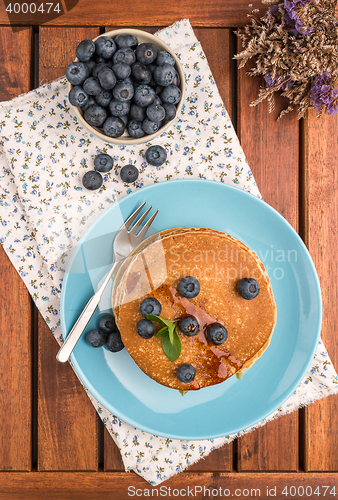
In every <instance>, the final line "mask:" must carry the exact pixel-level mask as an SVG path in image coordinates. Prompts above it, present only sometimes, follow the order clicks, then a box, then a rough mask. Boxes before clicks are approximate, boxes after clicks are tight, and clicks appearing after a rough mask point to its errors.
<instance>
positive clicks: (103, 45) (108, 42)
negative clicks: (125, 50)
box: [95, 36, 116, 59]
mask: <svg viewBox="0 0 338 500" xmlns="http://www.w3.org/2000/svg"><path fill="white" fill-rule="evenodd" d="M95 51H96V54H97V55H98V56H99V57H103V58H104V59H110V58H111V57H112V56H113V54H114V53H115V52H116V43H115V42H114V40H113V39H112V38H109V36H100V37H99V38H98V39H97V40H96V41H95Z"/></svg>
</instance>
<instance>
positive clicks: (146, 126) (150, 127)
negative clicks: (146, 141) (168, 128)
mask: <svg viewBox="0 0 338 500" xmlns="http://www.w3.org/2000/svg"><path fill="white" fill-rule="evenodd" d="M142 128H143V130H144V131H145V133H146V134H154V133H155V132H157V131H158V129H159V128H160V124H159V123H156V122H152V121H151V120H149V119H148V118H146V119H145V120H143V122H142Z"/></svg>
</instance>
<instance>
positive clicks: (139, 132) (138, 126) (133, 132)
mask: <svg viewBox="0 0 338 500" xmlns="http://www.w3.org/2000/svg"><path fill="white" fill-rule="evenodd" d="M127 130H128V134H129V135H130V137H134V139H140V138H141V137H143V136H144V135H145V132H144V130H143V128H142V122H138V121H136V120H130V121H129V122H128V125H127Z"/></svg>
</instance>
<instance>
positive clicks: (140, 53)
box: [135, 43, 158, 64]
mask: <svg viewBox="0 0 338 500" xmlns="http://www.w3.org/2000/svg"><path fill="white" fill-rule="evenodd" d="M135 53H136V59H137V60H138V61H140V62H141V63H143V64H150V63H152V62H154V61H155V59H156V57H157V54H158V48H157V47H156V45H154V44H153V43H140V45H138V46H137V47H136V51H135Z"/></svg>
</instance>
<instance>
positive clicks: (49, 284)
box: [0, 20, 338, 485]
mask: <svg viewBox="0 0 338 500" xmlns="http://www.w3.org/2000/svg"><path fill="white" fill-rule="evenodd" d="M157 36H158V37H159V38H160V39H162V40H163V41H165V42H166V43H167V44H168V45H170V47H171V48H172V49H173V50H174V51H175V52H176V54H177V55H178V57H179V59H180V60H181V62H182V65H183V69H184V72H185V76H186V100H185V103H184V105H183V108H182V111H181V114H180V116H179V118H178V119H177V120H176V121H175V123H174V125H173V126H172V127H171V128H169V129H168V130H167V131H166V132H165V133H164V134H162V135H161V136H160V137H158V138H157V139H156V141H155V143H156V144H160V145H162V146H163V147H164V148H165V149H166V151H167V154H168V161H167V162H166V163H165V164H164V165H162V166H161V167H152V166H150V165H148V164H147V163H146V162H145V159H144V154H145V150H146V148H147V147H148V146H149V145H150V144H153V143H154V142H153V143H146V144H143V145H138V146H115V145H111V144H109V143H105V142H102V141H101V140H100V139H98V138H96V137H95V136H93V135H92V134H90V133H89V132H88V131H87V130H86V129H84V128H83V127H82V126H80V124H79V122H78V121H77V118H76V117H75V115H74V113H73V111H72V109H71V107H70V105H69V102H68V97H67V95H68V88H67V82H66V79H65V78H60V79H58V80H56V81H54V82H52V83H50V84H48V85H44V86H42V87H40V88H38V89H36V90H33V91H31V92H28V93H27V94H24V95H22V96H19V97H17V98H16V99H13V100H12V101H8V102H3V103H0V127H1V137H0V141H1V142H0V162H1V166H0V193H1V197H0V206H1V208H0V225H1V234H0V242H1V244H2V245H3V247H4V249H5V251H6V253H7V255H8V257H9V258H10V260H11V262H12V263H13V265H14V266H15V268H16V269H17V271H18V273H19V274H20V276H21V277H22V279H23V281H24V282H25V284H26V286H27V288H28V290H29V292H30V294H31V296H32V298H33V300H34V302H35V304H36V306H37V307H38V309H39V311H40V312H41V314H42V315H43V317H44V319H45V320H46V322H47V323H48V325H49V327H50V329H51V331H52V333H53V334H54V336H55V337H56V339H57V340H58V341H59V342H60V341H61V327H60V317H59V308H60V293H61V286H62V280H63V276H64V272H65V268H66V265H67V261H68V259H69V257H70V254H71V252H72V250H73V249H74V247H75V245H76V243H77V241H78V240H79V239H80V237H81V236H82V234H83V233H84V232H85V230H86V229H87V228H88V227H89V225H90V224H91V223H92V222H93V221H94V219H95V218H96V217H97V216H98V215H99V214H100V213H101V212H102V210H104V209H105V208H107V207H108V206H109V205H111V204H112V203H114V202H115V201H117V200H118V199H119V198H121V197H123V196H125V195H127V194H128V193H130V192H131V191H134V190H136V189H140V188H142V186H145V185H147V184H151V183H154V182H161V181H166V180H169V179H180V178H190V177H197V178H200V179H211V180H214V181H219V182H224V183H228V184H231V185H237V187H240V188H242V189H245V190H246V191H249V192H251V193H252V194H253V195H255V196H258V197H260V194H259V191H258V188H257V186H256V184H255V181H254V178H253V175H252V173H251V171H250V168H249V166H248V164H247V161H246V159H245V156H244V153H243V151H242V149H241V146H240V144H239V141H238V139H237V136H236V134H235V131H234V129H233V126H232V123H231V120H230V118H229V116H228V113H227V111H226V109H225V108H224V105H223V103H222V100H221V97H220V95H219V93H218V90H217V86H216V84H215V81H214V79H213V76H212V74H211V72H210V68H209V66H208V63H207V60H206V57H205V55H204V53H203V50H202V47H201V45H200V43H199V42H198V41H197V39H196V37H195V35H194V32H193V30H192V28H191V26H190V23H189V21H188V20H183V21H180V22H177V23H175V24H174V25H173V26H171V27H169V28H165V29H163V30H161V31H159V32H158V33H157ZM99 152H105V153H108V154H110V155H111V156H113V158H114V162H115V168H114V169H113V170H111V171H110V172H108V173H107V174H105V176H104V182H103V186H102V188H101V189H100V191H99V192H90V191H87V190H85V189H84V188H83V186H82V182H81V179H82V176H83V175H84V173H85V172H86V171H88V170H92V169H93V160H94V158H95V156H96V155H97V154H98V153H99ZM126 164H133V165H135V166H136V167H137V168H138V169H139V172H140V175H139V178H138V179H137V181H135V182H134V183H133V184H124V183H123V182H122V181H121V179H120V176H119V170H120V167H122V166H124V165H126ZM337 392H338V378H337V375H336V372H335V370H334V368H333V366H332V364H331V362H330V359H329V357H328V354H327V352H326V349H325V347H324V345H323V343H322V342H320V343H319V345H318V349H317V352H316V355H315V358H314V361H313V364H312V366H311V368H310V370H309V372H308V373H307V375H306V377H305V379H304V381H303V382H302V383H301V384H300V385H299V387H298V388H297V390H296V391H295V392H294V394H293V395H292V396H291V397H290V398H289V399H288V401H286V402H285V403H284V404H283V405H282V406H281V407H280V408H279V409H278V410H276V411H275V412H274V413H273V414H272V415H270V416H269V417H268V418H266V419H264V420H263V421H262V422H261V423H260V424H259V425H264V424H265V423H266V422H267V421H269V420H272V419H275V418H278V417H279V416H281V415H284V414H286V413H289V412H291V411H294V410H296V409H297V408H299V407H301V406H304V405H307V404H309V403H311V402H313V401H315V400H317V399H320V398H322V397H325V396H328V395H329V394H333V393H337ZM87 394H88V396H89V398H90V399H91V401H92V403H93V405H94V406H95V408H96V410H97V412H98V413H99V415H100V417H101V419H102V421H103V422H104V424H105V425H106V427H107V430H108V431H109V433H110V434H111V436H112V437H113V439H114V441H115V442H116V444H117V445H118V447H119V449H120V451H121V455H122V459H123V462H124V465H125V468H126V470H128V471H131V470H134V471H135V472H136V473H137V474H139V475H141V476H142V477H143V478H144V479H146V480H147V481H149V482H150V483H151V484H153V485H157V484H160V483H161V482H162V481H164V480H166V479H168V478H169V477H171V476H172V475H174V474H176V473H178V472H181V471H182V470H184V469H185V468H186V467H188V466H189V465H191V464H193V463H194V462H196V461H197V460H199V459H200V458H202V457H206V456H207V455H208V454H209V453H210V452H211V451H212V450H213V449H215V448H218V447H220V446H222V445H223V444H225V443H229V442H231V441H232V440H233V439H234V438H236V437H238V436H240V435H242V434H245V433H246V432H250V431H251V430H253V429H255V428H256V427H258V426H259V425H256V426H254V427H252V428H250V429H246V430H245V431H243V432H241V433H239V434H236V435H231V436H226V437H224V438H218V439H210V440H203V441H179V440H172V439H166V438H160V437H157V436H153V435H151V434H148V433H146V432H142V431H140V430H138V429H135V428H134V427H132V426H130V425H128V424H126V423H124V422H122V421H120V420H119V419H118V418H116V417H115V416H114V415H112V414H111V413H109V412H108V411H107V410H105V409H104V408H101V407H100V405H99V403H98V402H97V401H96V400H95V398H94V397H93V396H92V395H91V394H90V393H89V392H88V391H87ZM74 413H76V408H74Z"/></svg>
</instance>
